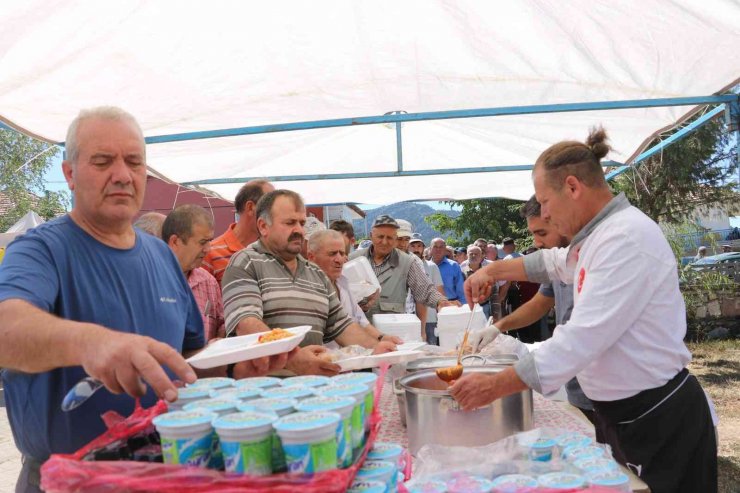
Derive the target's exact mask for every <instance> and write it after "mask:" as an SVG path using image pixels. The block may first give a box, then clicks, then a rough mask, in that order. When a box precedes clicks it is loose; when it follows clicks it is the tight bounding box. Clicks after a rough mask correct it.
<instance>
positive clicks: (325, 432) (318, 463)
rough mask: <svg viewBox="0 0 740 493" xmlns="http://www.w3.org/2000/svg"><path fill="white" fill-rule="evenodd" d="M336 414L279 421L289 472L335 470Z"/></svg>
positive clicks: (293, 416) (294, 416)
mask: <svg viewBox="0 0 740 493" xmlns="http://www.w3.org/2000/svg"><path fill="white" fill-rule="evenodd" d="M341 419H342V417H341V416H340V415H339V414H338V413H331V412H313V413H294V414H289V415H288V416H284V417H282V418H280V419H278V420H277V421H276V422H275V424H274V425H273V426H274V427H275V431H277V434H278V436H279V437H280V440H281V441H282V444H283V450H284V451H285V462H286V464H287V466H288V472H291V473H302V474H313V473H317V472H321V471H328V470H331V469H336V468H337V425H338V424H339V421H341Z"/></svg>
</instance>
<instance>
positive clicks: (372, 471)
mask: <svg viewBox="0 0 740 493" xmlns="http://www.w3.org/2000/svg"><path fill="white" fill-rule="evenodd" d="M397 471H398V468H397V466H396V465H395V464H393V463H392V462H388V461H384V460H366V461H365V463H364V464H363V465H362V467H361V468H360V470H359V471H357V476H355V477H356V478H357V479H358V480H360V481H379V482H381V483H383V484H385V485H386V491H388V492H389V493H391V492H396V491H398V487H397V484H396V480H397V478H396V473H397Z"/></svg>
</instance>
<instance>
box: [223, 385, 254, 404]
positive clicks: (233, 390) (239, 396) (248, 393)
mask: <svg viewBox="0 0 740 493" xmlns="http://www.w3.org/2000/svg"><path fill="white" fill-rule="evenodd" d="M211 397H212V398H214V399H236V400H238V401H240V402H244V401H251V400H254V399H259V398H261V397H262V389H259V388H251V387H242V388H237V387H228V388H224V389H214V390H211Z"/></svg>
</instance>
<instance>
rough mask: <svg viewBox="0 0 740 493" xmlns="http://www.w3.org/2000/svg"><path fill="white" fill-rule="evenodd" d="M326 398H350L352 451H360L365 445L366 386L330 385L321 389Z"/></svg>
mask: <svg viewBox="0 0 740 493" xmlns="http://www.w3.org/2000/svg"><path fill="white" fill-rule="evenodd" d="M321 393H322V395H324V396H327V397H352V398H353V399H354V400H355V407H354V408H353V409H352V418H351V422H352V430H351V431H352V450H358V449H361V448H362V446H363V445H364V443H365V395H366V394H367V385H361V384H354V385H345V384H342V385H332V386H330V387H326V388H324V389H321Z"/></svg>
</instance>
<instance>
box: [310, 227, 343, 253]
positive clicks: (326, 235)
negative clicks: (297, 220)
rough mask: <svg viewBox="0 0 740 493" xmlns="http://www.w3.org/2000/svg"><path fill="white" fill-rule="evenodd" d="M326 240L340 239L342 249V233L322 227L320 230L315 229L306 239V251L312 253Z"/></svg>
mask: <svg viewBox="0 0 740 493" xmlns="http://www.w3.org/2000/svg"><path fill="white" fill-rule="evenodd" d="M327 240H339V241H341V242H342V249H344V237H343V236H342V233H340V232H339V231H335V230H333V229H323V230H321V231H316V232H315V233H314V234H312V235H311V237H310V238H309V239H308V251H309V252H313V253H316V252H318V251H319V250H320V249H321V247H322V246H324V242H325V241H327Z"/></svg>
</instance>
